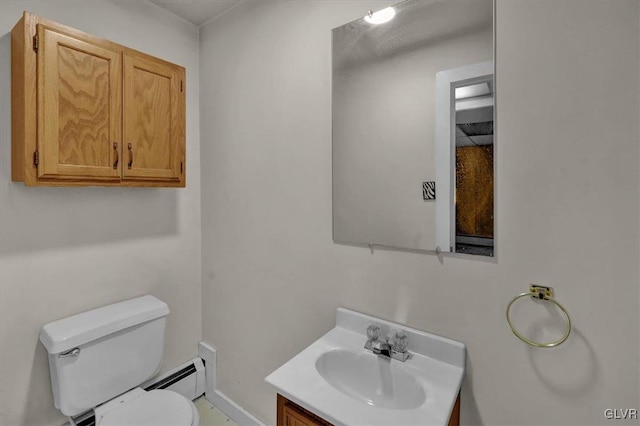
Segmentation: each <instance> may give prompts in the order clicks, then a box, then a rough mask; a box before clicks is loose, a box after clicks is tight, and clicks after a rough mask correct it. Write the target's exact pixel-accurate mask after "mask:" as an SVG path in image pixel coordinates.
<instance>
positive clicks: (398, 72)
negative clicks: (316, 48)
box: [332, 0, 495, 256]
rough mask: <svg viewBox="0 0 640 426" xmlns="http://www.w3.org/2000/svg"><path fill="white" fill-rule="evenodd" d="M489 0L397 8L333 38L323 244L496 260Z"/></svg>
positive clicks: (423, 1)
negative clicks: (329, 232) (329, 228)
mask: <svg viewBox="0 0 640 426" xmlns="http://www.w3.org/2000/svg"><path fill="white" fill-rule="evenodd" d="M493 22H494V4H493V0H407V1H404V2H402V3H399V4H397V5H395V6H392V7H389V8H386V9H383V10H380V11H374V12H369V13H368V14H367V15H366V16H364V17H363V18H361V19H358V20H356V21H353V22H350V23H348V24H345V25H343V26H340V27H338V28H335V29H333V31H332V39H333V44H332V49H333V52H332V59H333V62H332V69H333V73H332V91H333V93H332V125H333V239H334V241H335V242H337V243H346V244H356V245H368V246H380V247H387V248H396V249H405V250H418V251H429V252H432V251H437V252H455V253H465V254H475V255H483V256H493V254H494V233H495V226H494V218H493V216H494V201H493V193H494V184H493V183H494V179H493V176H494V170H495V167H494V164H495V163H494V161H493V152H494V150H493V141H494V115H495V112H494V111H495V109H494V80H493V74H494V72H493V69H494V36H493V35H494V30H493V28H494V25H493Z"/></svg>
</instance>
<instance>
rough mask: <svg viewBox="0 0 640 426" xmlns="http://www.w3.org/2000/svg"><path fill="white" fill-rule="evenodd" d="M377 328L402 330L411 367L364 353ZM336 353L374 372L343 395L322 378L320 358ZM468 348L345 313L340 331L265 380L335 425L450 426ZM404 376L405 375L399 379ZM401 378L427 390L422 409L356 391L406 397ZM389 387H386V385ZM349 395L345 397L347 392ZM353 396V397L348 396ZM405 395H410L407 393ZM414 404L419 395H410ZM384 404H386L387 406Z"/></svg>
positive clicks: (339, 317) (387, 331)
mask: <svg viewBox="0 0 640 426" xmlns="http://www.w3.org/2000/svg"><path fill="white" fill-rule="evenodd" d="M371 323H376V324H379V325H380V326H381V332H382V333H381V335H383V336H384V335H389V334H391V332H392V331H394V330H403V331H404V332H405V333H406V334H407V336H408V339H409V345H408V349H409V351H410V352H411V355H412V356H411V358H409V359H408V360H407V361H406V362H400V361H397V360H392V359H389V358H386V357H382V356H378V355H375V354H373V353H372V352H370V351H368V350H365V349H364V343H365V342H366V340H367V337H366V328H367V326H368V325H369V324H371ZM332 351H341V352H343V353H346V354H350V356H351V358H354V357H355V359H356V361H357V362H358V364H362V365H364V364H366V365H371V366H373V367H374V368H372V369H371V371H370V372H369V371H368V370H365V371H366V374H365V375H363V377H362V380H361V383H358V384H357V385H360V386H356V387H352V386H350V385H349V384H347V385H346V386H342V390H338V389H337V388H336V387H334V386H333V385H331V384H330V383H329V382H328V381H327V380H326V379H325V378H324V377H323V375H322V374H321V372H320V369H319V367H317V365H319V364H320V363H319V359H320V358H321V357H322V356H323V355H326V354H328V353H330V352H332ZM465 357H466V349H465V346H464V344H462V343H460V342H457V341H454V340H451V339H448V338H444V337H441V336H437V335H434V334H430V333H426V332H423V331H420V330H416V329H412V328H409V327H406V326H403V325H400V324H395V323H392V322H388V321H385V320H381V319H378V318H375V317H371V316H368V315H364V314H361V313H358V312H354V311H351V310H347V309H343V308H340V309H338V312H337V318H336V327H335V328H333V329H332V330H331V331H329V332H328V333H327V334H325V335H324V336H322V337H321V338H319V339H318V340H316V341H315V342H314V343H312V344H311V345H310V346H309V347H307V348H306V349H304V350H303V351H302V352H300V353H299V354H298V355H296V356H295V357H293V358H292V359H291V360H289V361H288V362H287V363H285V364H284V365H282V366H281V367H280V368H278V369H277V370H276V371H274V372H273V373H271V374H270V375H269V376H268V377H267V378H266V379H265V380H266V382H267V383H269V384H271V385H272V386H274V387H275V388H276V389H277V391H278V393H280V394H281V395H283V396H285V397H286V398H288V399H289V400H291V401H293V402H295V403H296V404H298V405H300V406H301V407H304V408H306V409H307V410H309V411H311V412H313V413H315V414H317V415H319V416H320V417H322V418H324V419H325V420H327V421H329V422H331V423H333V424H334V425H336V426H340V425H345V426H346V425H363V424H367V425H390V424H393V425H417V424H420V425H442V426H446V425H447V423H448V421H449V416H450V414H451V412H452V409H453V407H454V404H455V401H456V398H457V396H458V393H459V391H460V386H461V384H462V379H463V377H464V372H465ZM396 374H400V375H401V376H396ZM396 377H407V378H410V380H411V381H412V382H413V381H414V379H415V381H414V383H416V382H417V385H418V386H419V387H421V388H422V389H423V390H424V393H423V394H422V392H420V393H421V395H420V397H418V399H416V400H417V401H418V404H402V402H403V401H400V404H399V405H405V407H404V408H398V407H393V406H390V405H389V404H385V403H382V404H380V403H379V402H378V401H373V400H369V399H367V397H366V395H365V396H363V397H360V396H359V395H358V390H357V389H356V388H357V387H360V389H363V387H362V386H365V387H364V389H367V388H366V386H369V383H371V385H372V386H375V384H376V383H378V384H380V383H382V385H380V386H381V387H380V388H376V389H373V390H372V392H373V393H374V394H376V395H378V396H379V395H380V393H383V394H385V393H386V394H388V395H387V396H384V395H383V398H390V399H389V400H390V401H391V403H392V404H393V399H394V398H396V399H397V398H402V396H398V394H400V393H401V392H400V386H399V384H398V383H397V382H396V381H394V380H396ZM385 383H386V384H385ZM345 390H346V393H345ZM349 394H350V395H349ZM405 395H406V394H405ZM410 397H411V399H415V398H413V397H414V395H413V394H411V395H410ZM383 402H384V401H383Z"/></svg>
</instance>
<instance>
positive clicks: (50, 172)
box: [11, 12, 186, 187]
mask: <svg viewBox="0 0 640 426" xmlns="http://www.w3.org/2000/svg"><path fill="white" fill-rule="evenodd" d="M11 102H12V104H11V110H12V113H11V115H12V118H11V120H12V124H11V126H12V135H11V137H12V141H11V145H12V146H11V155H12V173H11V177H12V180H13V181H16V182H24V183H25V184H26V185H29V186H43V185H46V186H89V185H99V186H165V187H184V186H185V184H186V180H185V176H186V167H185V166H186V164H185V118H186V115H185V69H184V68H183V67H180V66H178V65H175V64H171V63H169V62H166V61H163V60H161V59H158V58H154V57H152V56H149V55H146V54H144V53H140V52H137V51H135V50H133V49H129V48H127V47H124V46H121V45H118V44H116V43H113V42H110V41H107V40H102V39H99V38H97V37H93V36H91V35H89V34H85V33H83V32H81V31H78V30H74V29H73V28H69V27H67V26H64V25H61V24H57V23H55V22H52V21H49V20H46V19H43V18H40V17H38V16H36V15H33V14H30V13H28V12H25V13H24V14H23V16H22V18H21V19H20V21H18V23H17V24H16V26H15V27H14V28H13V30H12V32H11Z"/></svg>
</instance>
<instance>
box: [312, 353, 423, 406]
mask: <svg viewBox="0 0 640 426" xmlns="http://www.w3.org/2000/svg"><path fill="white" fill-rule="evenodd" d="M372 355H373V354H369V353H366V352H364V351H360V352H359V353H358V352H353V351H349V350H344V349H334V350H331V351H328V352H325V353H323V354H322V355H320V357H318V360H317V361H316V369H317V370H318V372H319V373H320V375H321V376H322V378H323V379H325V380H326V381H327V382H328V383H329V384H330V385H331V386H333V387H334V388H336V389H337V390H339V391H340V392H342V393H344V394H345V395H348V396H350V397H351V398H354V399H355V400H357V401H361V402H364V403H366V404H369V405H375V406H378V407H384V408H396V409H404V410H406V409H411V408H417V407H419V406H421V405H422V404H423V403H424V401H425V399H426V393H425V390H424V387H422V385H421V384H420V383H419V382H418V381H417V380H416V379H415V378H413V377H412V376H410V375H409V374H408V373H407V372H405V371H403V370H402V368H401V366H399V365H398V363H399V362H398V361H396V360H391V359H389V358H384V357H379V356H376V355H373V356H372Z"/></svg>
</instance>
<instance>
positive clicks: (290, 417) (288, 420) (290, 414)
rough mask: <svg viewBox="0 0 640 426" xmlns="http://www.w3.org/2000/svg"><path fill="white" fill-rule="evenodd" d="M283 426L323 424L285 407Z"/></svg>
mask: <svg viewBox="0 0 640 426" xmlns="http://www.w3.org/2000/svg"><path fill="white" fill-rule="evenodd" d="M283 420H284V425H282V426H324V423H320V422H318V421H316V420H315V419H314V418H312V417H307V416H305V415H304V413H302V412H299V411H296V410H294V409H292V408H291V407H289V406H287V405H285V406H284V413H283Z"/></svg>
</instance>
